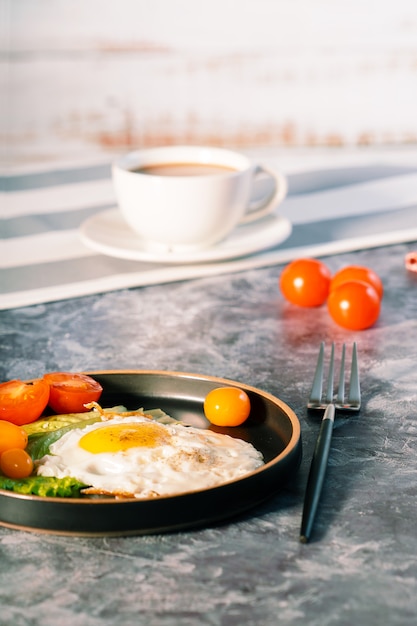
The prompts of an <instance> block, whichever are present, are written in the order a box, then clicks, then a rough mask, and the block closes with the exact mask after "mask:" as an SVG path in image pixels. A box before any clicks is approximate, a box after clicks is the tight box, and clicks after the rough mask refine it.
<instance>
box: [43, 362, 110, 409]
mask: <svg viewBox="0 0 417 626" xmlns="http://www.w3.org/2000/svg"><path fill="white" fill-rule="evenodd" d="M43 379H44V381H46V383H47V384H48V385H49V386H50V394H49V401H48V404H49V406H50V407H51V409H52V410H53V411H55V413H57V414H61V413H83V412H84V411H88V409H87V408H86V407H85V406H84V405H85V404H88V403H89V402H96V401H97V400H98V399H99V398H100V396H101V392H102V391H103V388H102V386H101V385H100V384H99V383H98V382H97V381H96V380H94V378H91V376H87V375H86V374H73V373H71V372H50V373H49V374H45V375H44V377H43Z"/></svg>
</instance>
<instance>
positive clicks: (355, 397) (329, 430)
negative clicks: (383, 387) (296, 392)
mask: <svg viewBox="0 0 417 626" xmlns="http://www.w3.org/2000/svg"><path fill="white" fill-rule="evenodd" d="M334 354H335V348H334V343H332V349H331V354H330V362H329V373H328V379H327V391H326V396H325V398H324V400H323V399H322V388H323V370H324V343H323V342H322V343H321V345H320V351H319V356H318V359H317V365H316V371H315V374H314V380H313V387H312V389H311V393H310V398H309V400H308V403H307V407H308V408H309V409H325V412H324V415H323V419H322V422H321V426H320V432H319V435H318V437H317V442H316V446H315V449H314V453H313V458H312V460H311V465H310V472H309V476H308V480H307V487H306V493H305V498H304V508H303V516H302V521H301V530H300V541H301V542H302V543H307V542H308V540H309V538H310V534H311V530H312V527H313V522H314V518H315V515H316V511H317V507H318V503H319V499H320V494H321V490H322V487H323V483H324V476H325V473H326V467H327V461H328V458H329V451H330V443H331V440H332V434H333V425H334V416H335V411H336V409H337V410H342V411H354V412H357V411H359V409H360V406H361V392H360V384H359V368H358V353H357V347H356V343H354V344H353V349H352V362H351V368H350V381H349V395H348V399H347V401H345V355H346V345H345V344H343V347H342V356H341V361H340V374H339V387H338V393H337V397H336V400H334V399H333V398H334V394H333V385H334V382H333V381H334V371H335V367H334Z"/></svg>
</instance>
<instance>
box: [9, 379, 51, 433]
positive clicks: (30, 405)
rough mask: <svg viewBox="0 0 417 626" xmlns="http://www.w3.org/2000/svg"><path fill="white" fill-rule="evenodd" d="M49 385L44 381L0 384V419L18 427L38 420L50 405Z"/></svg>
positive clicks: (19, 381) (16, 381) (12, 381)
mask: <svg viewBox="0 0 417 626" xmlns="http://www.w3.org/2000/svg"><path fill="white" fill-rule="evenodd" d="M48 399H49V385H48V384H47V383H46V382H45V381H44V380H43V379H42V378H40V379H38V380H34V381H32V382H28V383H24V382H22V381H21V380H10V381H9V382H7V383H2V384H0V419H2V420H6V421H7V422H13V424H17V425H18V426H22V425H23V424H30V423H31V422H34V421H35V420H37V419H38V417H40V416H41V415H42V413H43V410H44V408H45V407H46V405H47V404H48Z"/></svg>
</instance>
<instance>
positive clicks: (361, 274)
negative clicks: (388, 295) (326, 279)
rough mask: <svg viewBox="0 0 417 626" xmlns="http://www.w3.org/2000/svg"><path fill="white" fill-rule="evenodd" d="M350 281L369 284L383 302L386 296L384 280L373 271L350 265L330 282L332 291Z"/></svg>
mask: <svg viewBox="0 0 417 626" xmlns="http://www.w3.org/2000/svg"><path fill="white" fill-rule="evenodd" d="M350 280H361V281H363V282H364V283H369V285H372V287H374V289H375V291H376V292H377V294H378V296H379V298H380V300H382V296H383V295H384V286H383V284H382V280H381V279H380V277H379V276H378V274H376V273H375V272H374V271H373V270H371V269H370V268H369V267H364V266H362V265H348V266H346V267H343V268H342V269H341V270H339V271H338V272H336V274H334V276H333V278H332V280H331V282H330V291H332V289H334V288H335V287H338V286H339V285H341V284H342V283H346V282H348V281H350Z"/></svg>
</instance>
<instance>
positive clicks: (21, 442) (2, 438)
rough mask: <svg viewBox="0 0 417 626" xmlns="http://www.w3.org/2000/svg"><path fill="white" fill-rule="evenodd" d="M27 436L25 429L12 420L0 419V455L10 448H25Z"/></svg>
mask: <svg viewBox="0 0 417 626" xmlns="http://www.w3.org/2000/svg"><path fill="white" fill-rule="evenodd" d="M27 442H28V436H27V433H26V431H24V430H23V428H20V426H16V424H12V422H6V421H5V420H0V455H1V454H3V452H5V451H6V450H10V449H11V448H22V450H23V449H24V448H26V446H27Z"/></svg>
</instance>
